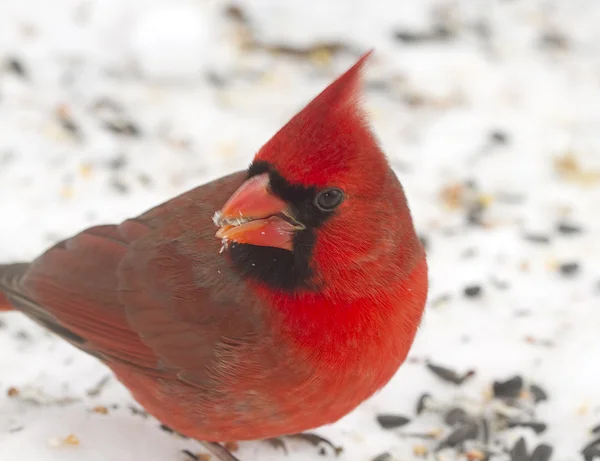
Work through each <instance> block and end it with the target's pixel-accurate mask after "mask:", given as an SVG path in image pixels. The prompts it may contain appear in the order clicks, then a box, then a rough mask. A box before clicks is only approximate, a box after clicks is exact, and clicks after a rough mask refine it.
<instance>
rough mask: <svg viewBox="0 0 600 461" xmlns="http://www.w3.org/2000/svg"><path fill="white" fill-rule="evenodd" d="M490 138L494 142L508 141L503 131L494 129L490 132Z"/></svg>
mask: <svg viewBox="0 0 600 461" xmlns="http://www.w3.org/2000/svg"><path fill="white" fill-rule="evenodd" d="M490 139H491V140H492V142H494V143H496V144H506V143H508V134H507V133H506V132H505V131H500V130H494V131H492V132H491V133H490Z"/></svg>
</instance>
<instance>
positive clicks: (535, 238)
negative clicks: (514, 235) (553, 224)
mask: <svg viewBox="0 0 600 461" xmlns="http://www.w3.org/2000/svg"><path fill="white" fill-rule="evenodd" d="M523 237H524V238H525V240H527V241H529V242H532V243H542V244H548V243H550V237H548V236H547V235H541V234H525V235H524V236H523Z"/></svg>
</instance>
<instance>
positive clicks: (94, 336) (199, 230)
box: [9, 173, 247, 380]
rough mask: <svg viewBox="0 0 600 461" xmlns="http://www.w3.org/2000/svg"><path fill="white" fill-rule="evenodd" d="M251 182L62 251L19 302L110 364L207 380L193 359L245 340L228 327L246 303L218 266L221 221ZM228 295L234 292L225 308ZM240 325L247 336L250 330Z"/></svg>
mask: <svg viewBox="0 0 600 461" xmlns="http://www.w3.org/2000/svg"><path fill="white" fill-rule="evenodd" d="M243 177H244V174H243V173H237V174H234V175H230V176H228V177H225V178H222V179H220V180H217V181H215V182H212V183H210V184H207V185H205V186H202V187H200V188H197V189H194V190H192V191H189V192H187V193H186V194H183V195H182V196H179V197H177V198H175V199H173V200H171V201H169V202H166V203H165V204H163V205H161V206H159V207H157V208H154V209H153V210H150V211H149V212H147V213H145V214H144V215H142V216H140V217H139V218H137V219H134V220H129V221H125V222H124V223H122V224H121V225H118V226H117V225H107V226H98V227H93V228H90V229H87V230H85V231H83V232H81V233H80V234H78V235H76V236H75V237H73V238H71V239H68V240H66V241H64V242H61V243H59V244H58V245H56V246H54V247H53V248H51V249H50V250H48V251H47V252H46V253H44V254H43V255H42V256H41V257H40V258H38V259H37V260H36V261H34V262H33V263H32V264H31V265H30V266H29V267H27V269H26V270H25V271H24V274H23V275H22V277H20V278H19V280H18V283H16V284H15V286H14V287H13V290H12V292H11V293H12V294H10V295H9V299H10V301H11V303H12V304H13V305H15V307H16V308H17V309H20V310H22V311H23V312H24V313H25V314H27V315H29V316H30V317H31V318H33V319H34V320H36V321H38V322H39V323H41V324H43V325H45V326H46V327H48V328H49V329H50V330H52V331H54V332H56V333H57V334H59V335H60V336H63V337H64V338H65V339H67V340H69V341H71V342H72V343H73V344H74V345H76V346H77V347H79V348H81V349H83V350H85V351H86V352H88V353H91V354H93V355H95V356H97V357H99V358H100V359H102V360H103V361H105V362H107V363H108V364H109V365H110V363H117V364H123V363H125V364H127V365H129V366H133V367H135V368H137V369H139V370H140V371H142V372H143V373H146V374H148V373H151V374H163V373H164V372H165V371H167V370H168V371H170V372H172V371H175V372H177V373H181V375H182V376H190V377H191V378H190V379H191V380H193V379H197V380H198V379H202V373H201V372H200V371H198V370H188V369H187V368H189V363H190V361H189V359H190V358H192V357H193V358H194V360H192V362H191V363H194V364H195V366H196V367H197V368H198V369H202V368H203V367H204V364H205V363H206V362H205V360H206V359H208V358H209V357H210V356H211V355H212V354H214V353H215V352H214V350H215V345H216V343H217V342H218V341H219V340H221V339H222V338H220V337H219V335H220V334H222V332H228V331H231V332H232V335H233V337H232V338H231V341H233V342H235V341H236V337H235V334H236V332H235V331H232V330H229V329H228V328H229V327H224V322H225V323H227V325H231V326H233V325H234V324H235V320H233V318H234V317H235V314H234V311H235V309H236V307H234V306H233V304H234V301H235V300H236V299H238V300H239V299H240V296H241V295H239V294H238V295H237V297H236V296H235V290H231V289H230V288H229V285H230V284H231V283H232V275H231V274H230V273H229V270H228V268H227V266H226V263H225V261H224V258H222V257H220V258H219V257H216V258H215V255H217V256H218V251H219V242H218V240H217V239H216V238H215V237H214V232H215V228H214V225H213V223H212V221H211V218H212V214H213V213H214V211H215V210H217V209H218V208H220V206H222V204H223V203H224V202H225V200H226V199H227V198H228V197H229V195H231V193H233V191H234V190H235V189H236V188H237V187H238V186H239V184H240V183H241V182H242V181H243ZM211 264H216V266H218V267H216V266H215V270H216V271H219V272H220V273H217V272H215V273H213V272H214V271H213V270H212V269H209V268H208V267H207V266H209V265H211ZM215 274H216V275H215ZM203 277H204V278H203ZM233 283H235V280H233ZM221 292H225V293H230V294H229V295H228V296H226V297H224V301H222V302H221V301H218V300H219V299H220V294H219V293H221ZM232 296H233V297H232ZM238 327H241V330H239V329H238V330H237V331H238V332H239V333H240V335H242V336H243V335H244V334H245V333H244V331H245V328H247V326H243V325H238Z"/></svg>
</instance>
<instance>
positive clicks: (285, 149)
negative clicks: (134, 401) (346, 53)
mask: <svg viewBox="0 0 600 461" xmlns="http://www.w3.org/2000/svg"><path fill="white" fill-rule="evenodd" d="M370 55H371V52H368V53H366V54H365V55H363V56H362V57H361V58H360V59H359V60H358V62H356V63H355V64H354V65H353V66H352V67H351V68H350V69H348V70H347V71H346V72H345V73H344V74H343V75H341V76H340V77H339V78H337V79H336V80H335V81H334V82H333V83H331V84H330V85H329V86H328V87H327V88H325V90H324V91H323V92H321V93H320V94H319V95H318V96H317V97H316V98H314V99H313V100H312V101H311V102H310V103H309V104H308V105H307V106H306V107H305V108H304V109H302V110H301V111H300V112H299V113H298V114H296V115H295V116H294V117H293V118H292V119H291V120H290V121H289V122H288V123H287V124H286V125H285V126H284V127H283V128H281V130H279V131H278V132H277V133H276V134H275V136H273V138H271V139H270V140H269V141H268V142H267V143H266V144H265V145H264V146H263V147H262V148H261V150H260V151H259V152H258V154H257V155H256V160H263V161H267V162H269V163H270V164H272V165H273V166H274V167H275V169H276V170H277V171H278V172H279V173H280V174H282V175H283V176H284V177H285V178H286V179H288V180H289V181H290V182H295V183H301V184H305V185H311V186H312V185H314V186H325V185H327V184H329V182H330V181H331V180H332V178H335V180H336V181H337V183H338V185H340V183H341V184H344V183H345V184H353V183H356V181H355V178H356V177H357V176H360V175H361V174H364V169H365V168H366V169H368V170H369V171H371V172H377V171H378V170H381V171H383V172H385V171H386V170H387V168H386V167H384V168H381V167H382V166H385V165H386V164H387V162H386V160H385V157H384V156H383V154H382V153H381V151H380V149H379V147H378V145H377V142H376V140H375V138H374V136H373V134H372V133H371V131H370V130H369V127H368V123H367V121H366V117H365V115H364V112H363V110H362V108H361V106H360V96H361V74H362V72H363V69H364V67H365V63H366V61H367V59H368V58H369V56H370ZM378 167H379V168H378ZM374 179H375V178H374Z"/></svg>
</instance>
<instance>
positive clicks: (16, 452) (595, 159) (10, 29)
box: [0, 0, 600, 461]
mask: <svg viewBox="0 0 600 461" xmlns="http://www.w3.org/2000/svg"><path fill="white" fill-rule="evenodd" d="M318 3H319V6H318V9H315V10H313V9H311V8H312V7H311V6H308V5H309V4H311V3H309V2H305V1H300V0H295V1H291V0H288V1H286V2H281V1H272V0H269V1H267V0H260V1H254V0H252V1H248V0H244V1H241V0H240V1H238V2H236V3H235V4H236V5H237V6H238V7H239V9H240V10H241V11H243V12H244V15H245V16H246V17H247V19H248V21H249V27H248V28H244V27H243V26H242V25H240V24H239V23H237V22H236V21H235V19H234V18H232V17H231V14H229V15H228V14H226V12H225V10H226V7H227V4H226V3H224V2H218V1H216V0H215V1H211V0H203V1H200V0H198V1H184V0H178V1H170V2H168V1H167V0H152V1H149V0H144V1H142V0H102V1H92V0H87V1H85V0H55V1H53V2H47V1H43V0H26V1H22V2H16V1H12V2H1V3H0V62H7V60H8V59H12V58H14V59H18V61H19V62H20V63H21V64H22V66H23V68H24V69H25V76H20V75H18V73H17V72H15V71H14V67H15V66H14V65H12V66H10V65H5V66H4V67H3V68H2V70H0V133H1V135H0V215H1V216H3V217H4V218H5V219H4V221H3V224H2V225H1V226H0V261H1V262H9V261H16V260H28V259H31V258H34V257H35V256H36V255H37V254H39V253H40V252H41V251H43V250H44V249H45V248H47V247H48V246H49V245H51V244H52V243H54V242H56V241H57V240H59V239H61V238H65V237H67V236H69V235H72V234H73V233H75V232H77V231H78V230H80V229H82V228H83V227H87V226H90V225H92V224H97V223H104V222H114V221H118V220H121V219H124V218H126V217H129V216H134V215H136V214H139V213H141V212H142V211H144V210H145V209H147V208H149V207H151V206H153V205H155V204H157V203H160V202H161V201H163V200H166V199H168V198H170V197H172V196H174V195H175V194H177V193H180V192H182V191H184V190H187V189H189V188H190V187H192V186H195V185H197V184H201V183H203V182H206V181H208V180H210V179H212V178H216V177H218V176H220V175H222V174H225V173H228V172H231V171H235V170H237V169H241V168H243V167H245V166H246V165H247V163H248V162H249V161H250V159H251V158H252V155H253V153H254V152H256V150H257V149H258V148H259V147H260V146H261V144H262V143H264V142H265V141H266V140H267V139H268V138H269V137H270V136H271V135H272V134H273V133H274V132H275V131H276V130H277V129H278V128H279V127H280V126H281V125H282V124H283V123H284V122H285V121H286V120H287V119H288V118H289V117H290V116H291V115H293V114H294V113H295V111H297V110H298V109H299V108H301V107H302V106H303V104H305V103H306V102H308V101H309V100H310V98H311V97H313V96H314V95H316V94H317V93H318V92H319V91H320V90H321V89H322V88H323V87H324V86H325V85H326V84H327V83H329V82H330V81H331V80H332V79H333V78H334V77H335V76H336V75H337V74H339V73H340V72H342V71H343V70H345V69H346V68H347V67H348V66H349V65H351V64H352V62H353V61H354V60H355V59H356V57H357V56H358V55H359V54H360V53H362V52H364V51H366V50H368V49H370V48H375V51H376V54H375V56H374V59H373V60H372V63H371V66H370V69H369V73H368V75H367V92H366V95H365V98H364V99H365V104H366V105H367V108H368V110H369V111H370V113H371V114H372V125H373V128H374V130H375V131H376V133H377V135H378V136H379V138H380V140H381V143H382V145H383V147H384V150H385V151H386V152H387V153H388V154H389V156H390V160H391V162H392V164H393V166H394V168H395V169H396V171H397V173H398V176H399V177H400V179H401V181H402V182H403V184H404V187H405V190H406V193H407V195H408V198H409V202H410V205H411V209H412V211H413V215H414V218H415V223H416V226H417V228H418V231H419V233H420V234H421V235H423V236H425V237H426V238H427V242H428V258H429V266H430V274H431V289H430V295H429V304H428V308H427V312H426V316H425V320H424V322H423V325H422V327H421V329H420V331H419V334H418V337H417V340H416V342H415V344H414V346H413V348H412V351H411V353H410V360H409V361H407V363H406V364H405V365H404V366H403V367H402V368H401V370H400V371H399V372H398V374H397V375H396V376H395V377H394V379H393V380H392V382H390V383H389V385H388V386H386V387H385V388H384V389H383V390H382V391H381V392H380V393H378V394H377V395H376V396H374V397H373V398H372V399H370V400H369V401H367V402H365V403H364V404H363V405H362V406H361V407H360V408H358V409H357V410H356V411H354V412H353V413H351V414H350V415H348V416H347V417H345V418H344V419H342V420H341V421H339V422H338V423H336V424H334V425H331V426H328V427H324V428H320V429H318V431H317V432H318V433H319V434H321V435H323V436H325V437H327V438H329V439H330V440H332V441H333V442H334V443H335V444H336V445H340V446H343V447H344V451H343V453H341V454H340V456H339V458H338V459H340V460H341V461H368V460H371V459H373V458H374V457H375V456H377V455H379V454H380V453H382V452H389V453H390V454H391V455H393V457H394V459H398V460H409V459H416V456H415V455H414V454H413V449H414V447H415V445H419V444H423V445H426V446H427V447H428V448H429V449H433V448H434V447H435V446H436V445H437V443H438V442H437V441H428V440H425V441H423V440H417V439H413V438H409V437H404V436H400V435H399V434H401V433H403V432H418V431H427V430H432V429H435V428H438V427H443V424H442V423H441V419H440V418H439V417H438V416H437V415H433V414H432V415H424V416H419V417H415V415H414V408H415V404H416V401H417V399H418V398H419V396H420V395H421V394H422V393H423V392H425V391H427V392H430V393H431V394H432V395H433V396H434V397H435V399H436V401H437V402H441V404H444V403H448V402H457V401H462V400H465V399H468V400H469V401H470V402H471V404H472V405H474V406H475V408H478V409H480V410H478V411H484V410H482V408H485V411H489V409H490V405H492V404H491V403H489V402H488V403H485V402H486V398H485V396H486V395H487V393H488V392H489V386H490V383H491V382H492V381H493V380H496V379H507V378H510V377H511V376H513V375H517V374H518V375H521V376H523V377H524V378H525V379H526V380H528V381H531V382H535V383H537V384H539V385H540V386H542V387H543V388H544V389H545V390H547V392H548V393H549V396H550V398H549V400H548V401H547V402H543V403H540V404H539V405H538V407H537V419H539V420H541V421H543V422H546V423H547V424H548V430H547V431H546V432H544V433H542V434H540V435H535V434H533V433H532V432H531V431H530V430H525V429H515V430H511V431H506V432H505V433H504V434H503V435H502V440H503V441H504V443H506V445H507V446H508V447H511V446H512V445H514V443H515V441H516V440H517V439H518V438H519V437H520V436H522V435H524V436H525V437H526V438H527V440H528V442H529V447H530V449H531V448H533V446H535V444H538V443H541V442H546V443H549V444H551V445H552V446H553V447H554V454H553V457H552V459H553V460H558V461H571V460H579V459H581V455H580V454H579V452H580V450H581V448H582V447H583V446H584V445H585V444H586V443H587V442H588V441H590V440H591V436H590V434H589V429H590V428H591V427H592V426H593V425H595V424H597V423H599V422H600V386H599V382H600V376H599V372H598V367H597V357H599V356H600V341H598V331H599V330H600V309H599V307H598V306H599V300H600V284H599V283H600V264H598V263H597V261H599V260H600V239H599V238H598V236H599V233H600V219H599V218H598V217H599V216H600V181H599V178H600V154H599V150H600V58H599V56H600V49H599V48H600V29H599V28H598V27H597V24H598V21H599V20H600V4H598V3H597V2H594V1H593V0H570V1H568V2H567V1H558V0H555V1H548V0H545V1H542V0H530V1H525V0H513V1H500V0H485V1H475V0H471V1H469V0H462V1H453V2H450V1H441V0H439V1H434V0H430V1H422V0H411V1H408V0H405V1H403V2H396V1H391V0H390V1H370V2H362V1H358V0H354V1H347V2H336V1H333V0H331V1H323V2H318ZM433 24H438V25H439V24H443V25H444V26H445V27H446V28H447V29H448V30H450V32H451V33H450V36H449V37H447V38H439V37H437V38H436V37H429V38H427V39H421V40H420V41H419V40H417V41H412V42H411V41H406V40H404V41H402V40H397V39H394V34H395V33H396V32H399V31H401V32H403V33H409V34H417V35H418V34H423V33H427V32H430V31H431V30H432V25H433ZM248 33H251V34H252V35H253V37H254V40H255V41H256V42H257V44H258V45H259V46H255V47H254V48H252V47H250V49H248V48H247V47H244V40H246V39H247V34H248ZM240 37H241V38H242V39H241V38H240ZM244 37H246V38H244ZM328 42H335V43H341V44H344V45H345V47H344V49H343V50H342V51H341V52H340V53H338V54H335V53H334V54H331V53H330V52H329V51H328V48H327V46H326V45H327V43H328ZM285 47H289V48H301V49H302V50H304V51H306V50H309V51H310V50H312V51H310V52H309V53H305V52H304V51H303V52H302V53H298V54H285V53H283V54H281V53H280V54H277V53H275V52H271V51H269V49H275V48H285ZM313 47H314V49H313ZM107 100H109V101H113V102H116V103H117V104H118V106H119V107H112V105H111V104H112V103H106V101H107ZM64 120H72V123H73V124H75V126H76V129H72V128H71V129H69V128H65V126H67V124H66V123H65V121H64ZM106 123H109V124H112V126H113V128H112V129H107V128H106V126H105V125H106ZM127 123H131V124H133V127H134V128H133V129H132V128H130V129H119V127H123V126H124V125H123V124H127ZM119 131H120V132H119ZM138 132H139V133H138ZM468 181H471V182H472V184H474V185H475V186H476V187H475V188H474V189H469V187H467V186H465V185H464V184H465V182H468ZM442 191H445V192H444V193H442ZM442 197H445V198H442ZM477 200H480V201H483V203H485V204H486V207H485V210H484V211H483V214H482V216H481V221H483V225H465V214H466V211H465V209H469V208H472V207H473V204H474V203H476V202H477ZM563 222H566V223H572V224H575V225H577V226H580V227H581V229H582V232H580V233H574V234H566V233H560V232H558V231H557V225H558V224H559V223H563ZM530 234H533V235H537V236H539V235H541V236H544V237H548V239H549V242H548V243H539V242H533V241H531V240H530V239H526V238H524V236H525V235H530ZM567 263H578V265H579V270H578V271H575V273H573V274H571V275H568V274H567V275H565V274H563V273H561V271H560V269H559V268H560V265H561V264H567ZM499 282H501V283H499ZM501 284H505V285H506V288H504V289H503V288H501V287H500V285H501ZM469 285H479V286H481V290H482V291H481V295H480V296H478V297H473V298H468V297H466V296H465V295H464V293H463V291H464V289H465V287H467V286H469ZM0 322H1V323H0V370H1V372H0V393H1V394H0V460H1V461H17V460H30V459H31V460H33V459H36V460H41V461H49V460H61V461H64V460H71V459H72V460H86V461H92V460H105V459H113V460H115V461H126V460H140V459H144V460H148V461H151V460H157V461H158V460H161V461H163V460H185V459H186V456H185V455H184V454H182V453H181V450H183V449H187V450H190V451H191V452H198V451H201V448H200V447H199V445H198V444H197V443H196V442H192V441H189V440H184V439H181V438H179V437H177V436H173V435H171V434H168V433H166V432H164V431H161V430H159V429H158V424H159V423H158V422H156V421H155V420H153V419H152V418H143V417H141V416H139V415H136V414H134V413H133V412H132V411H131V410H130V408H129V407H130V406H131V405H135V402H134V401H133V400H132V398H131V397H130V395H129V393H128V392H127V391H126V389H124V388H123V387H122V386H121V385H120V384H118V383H117V382H116V381H115V380H114V379H112V378H111V379H109V381H108V382H107V384H106V386H105V387H104V388H103V389H102V391H101V392H100V393H99V394H98V395H96V396H93V395H92V396H90V395H88V393H87V391H88V390H89V389H91V388H93V387H94V386H95V385H96V384H97V383H98V382H99V381H100V380H101V379H102V378H104V377H105V376H107V375H109V372H108V370H107V369H106V368H104V367H103V366H102V365H100V364H99V363H97V362H96V361H95V360H94V359H93V358H91V357H88V356H86V355H84V354H83V353H81V352H79V351H78V350H76V349H74V348H73V347H71V346H70V345H68V344H66V343H64V342H62V341H60V340H58V339H57V338H54V337H52V336H51V335H49V334H47V333H45V332H44V331H43V330H41V329H40V328H38V327H36V326H35V325H33V324H32V323H31V322H29V321H28V320H26V319H24V318H22V317H21V316H20V315H19V314H16V313H9V314H5V313H3V314H0ZM427 360H431V361H432V362H434V363H436V364H441V365H444V366H448V367H451V368H453V369H456V370H458V371H460V372H463V371H466V370H469V369H473V370H475V371H476V373H475V375H474V376H473V377H472V378H470V379H469V380H467V381H466V382H465V383H464V384H463V385H461V386H454V385H451V384H448V383H445V382H442V381H441V380H440V379H438V378H437V377H436V376H434V375H433V374H432V373H431V372H430V371H429V370H427V368H426V367H425V362H426V361H427ZM10 388H15V389H18V390H19V392H20V393H19V396H16V397H15V396H12V397H10V396H8V395H7V393H8V390H9V389H10ZM31 396H33V397H34V398H33V400H34V401H38V400H41V404H35V403H33V402H32V399H30V398H28V397H31ZM65 398H69V399H73V398H74V399H76V401H75V402H69V401H67V402H65V401H63V400H64V399H65ZM112 405H118V406H119V407H118V408H117V409H113V408H112ZM98 406H105V407H107V408H108V414H102V413H98V412H94V411H91V410H92V409H93V408H95V407H98ZM379 413H398V414H402V415H406V416H409V417H411V418H413V419H414V421H413V422H412V423H411V424H410V425H409V426H405V427H403V428H401V429H400V430H394V431H386V430H383V429H382V428H380V427H379V426H378V424H377V422H376V421H375V415H377V414H379ZM444 430H445V432H444V434H446V433H447V431H448V429H447V428H446V429H444ZM70 434H73V435H75V436H76V437H77V438H78V440H79V443H78V444H76V445H69V444H63V443H59V446H55V445H56V441H57V440H58V441H59V442H60V441H61V440H63V439H64V438H66V437H67V436H69V435H70ZM53 441H54V443H53ZM289 449H290V450H289V451H290V453H289V455H288V456H286V457H285V459H289V460H290V461H294V460H303V461H304V460H308V459H322V458H323V457H322V456H320V455H319V454H318V450H317V449H316V448H315V447H312V446H308V445H306V444H303V443H300V442H289ZM236 455H237V456H238V457H239V458H240V459H241V460H242V461H253V460H259V459H260V460H266V461H268V460H275V459H282V457H283V455H282V452H281V451H280V450H277V449H274V448H272V447H271V446H269V445H267V444H264V443H261V442H251V443H242V444H241V446H240V449H239V451H237V452H236ZM443 457H444V459H454V454H453V453H452V452H444V453H443ZM328 459H333V456H332V455H329V458H328Z"/></svg>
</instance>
